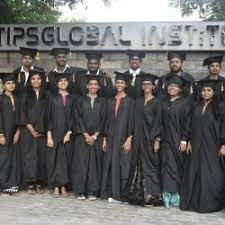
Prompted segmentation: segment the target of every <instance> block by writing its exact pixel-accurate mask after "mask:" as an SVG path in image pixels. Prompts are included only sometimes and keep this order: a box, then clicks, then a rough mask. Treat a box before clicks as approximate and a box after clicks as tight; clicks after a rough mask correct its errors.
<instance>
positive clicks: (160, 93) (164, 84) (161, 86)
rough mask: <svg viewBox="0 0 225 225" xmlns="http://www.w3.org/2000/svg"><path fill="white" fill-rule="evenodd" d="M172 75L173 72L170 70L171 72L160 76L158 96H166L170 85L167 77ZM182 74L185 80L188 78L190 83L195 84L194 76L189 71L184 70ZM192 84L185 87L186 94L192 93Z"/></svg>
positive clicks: (157, 89)
mask: <svg viewBox="0 0 225 225" xmlns="http://www.w3.org/2000/svg"><path fill="white" fill-rule="evenodd" d="M170 75H171V73H170V72H169V73H167V74H165V75H163V76H162V77H160V79H159V80H158V83H157V88H156V94H157V97H159V98H161V99H162V98H164V97H165V96H167V94H166V93H167V91H166V90H167V87H168V81H167V80H166V78H167V77H169V76H170ZM180 76H181V77H182V78H184V79H185V80H187V81H188V82H189V83H190V84H193V83H194V82H195V79H194V77H193V76H192V75H191V74H189V73H186V72H184V71H182V72H181V75H180ZM190 84H188V85H186V86H185V87H184V90H183V91H184V92H185V95H189V94H191V93H190Z"/></svg>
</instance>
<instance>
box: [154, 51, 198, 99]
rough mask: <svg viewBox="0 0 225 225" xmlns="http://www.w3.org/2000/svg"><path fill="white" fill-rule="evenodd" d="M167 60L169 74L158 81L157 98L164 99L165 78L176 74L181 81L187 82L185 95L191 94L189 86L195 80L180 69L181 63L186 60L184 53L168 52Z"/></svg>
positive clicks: (166, 82)
mask: <svg viewBox="0 0 225 225" xmlns="http://www.w3.org/2000/svg"><path fill="white" fill-rule="evenodd" d="M167 59H168V61H169V67H170V72H168V73H166V74H165V75H163V76H162V77H161V78H160V79H159V81H158V84H157V96H158V97H159V98H163V97H165V95H166V90H167V86H168V81H167V77H169V76H170V75H171V74H176V75H177V76H180V77H182V78H183V79H185V80H187V81H188V83H187V87H185V89H186V90H185V92H186V95H189V94H191V85H192V83H194V81H195V79H194V78H193V76H192V75H191V74H189V73H186V72H184V71H183V69H182V66H183V62H184V60H185V59H186V54H185V52H177V51H171V52H168V54H167Z"/></svg>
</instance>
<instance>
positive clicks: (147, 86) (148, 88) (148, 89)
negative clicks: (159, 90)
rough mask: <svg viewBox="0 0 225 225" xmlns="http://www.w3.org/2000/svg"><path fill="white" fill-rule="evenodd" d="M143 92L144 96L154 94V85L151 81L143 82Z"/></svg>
mask: <svg viewBox="0 0 225 225" xmlns="http://www.w3.org/2000/svg"><path fill="white" fill-rule="evenodd" d="M142 90H143V92H144V94H149V93H153V90H154V85H153V84H152V83H151V82H150V81H143V82H142Z"/></svg>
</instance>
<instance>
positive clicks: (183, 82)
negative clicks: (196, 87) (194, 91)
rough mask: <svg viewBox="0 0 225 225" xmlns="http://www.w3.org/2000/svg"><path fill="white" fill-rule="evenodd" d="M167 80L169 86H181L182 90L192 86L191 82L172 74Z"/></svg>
mask: <svg viewBox="0 0 225 225" xmlns="http://www.w3.org/2000/svg"><path fill="white" fill-rule="evenodd" d="M166 80H167V81H168V86H169V85H170V84H177V85H179V86H180V87H181V88H182V87H184V86H186V85H187V84H190V82H189V81H187V80H186V79H184V78H182V77H181V76H179V75H177V74H170V75H169V76H168V77H167V78H166Z"/></svg>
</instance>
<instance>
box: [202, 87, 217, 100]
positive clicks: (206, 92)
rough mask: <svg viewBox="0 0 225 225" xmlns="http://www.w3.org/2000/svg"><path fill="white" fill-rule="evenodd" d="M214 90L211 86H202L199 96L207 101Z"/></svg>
mask: <svg viewBox="0 0 225 225" xmlns="http://www.w3.org/2000/svg"><path fill="white" fill-rule="evenodd" d="M214 94H215V91H214V90H213V88H212V87H203V88H202V90H201V96H202V98H203V100H205V101H209V100H211V99H212V98H213V96H214Z"/></svg>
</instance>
